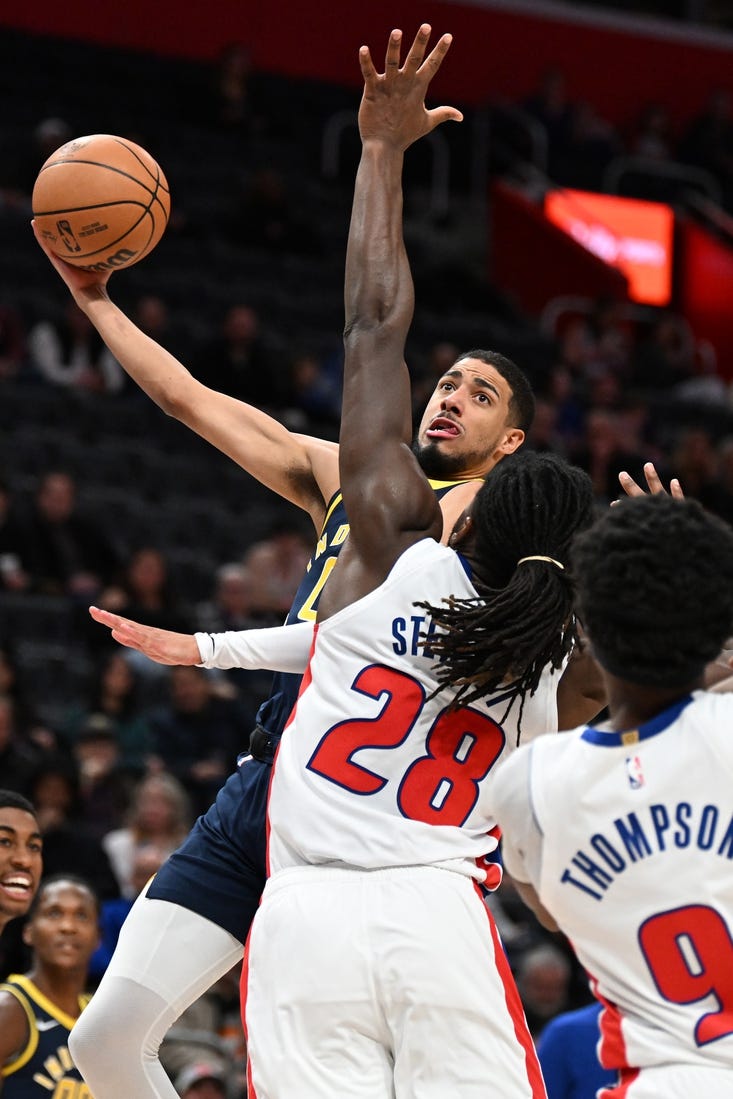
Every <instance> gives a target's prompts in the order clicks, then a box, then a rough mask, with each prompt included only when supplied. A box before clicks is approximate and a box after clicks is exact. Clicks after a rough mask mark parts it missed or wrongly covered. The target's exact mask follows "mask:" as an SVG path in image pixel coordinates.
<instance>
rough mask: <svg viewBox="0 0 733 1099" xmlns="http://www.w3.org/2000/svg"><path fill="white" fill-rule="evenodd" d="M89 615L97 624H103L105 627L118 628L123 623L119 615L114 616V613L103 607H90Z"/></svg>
mask: <svg viewBox="0 0 733 1099" xmlns="http://www.w3.org/2000/svg"><path fill="white" fill-rule="evenodd" d="M89 613H90V615H91V616H92V618H93V619H94V621H95V622H101V624H102V625H103V626H110V627H111V626H116V625H118V623H120V622H122V621H123V619H122V618H120V616H119V615H118V614H112V611H105V610H103V609H102V607H90V608H89Z"/></svg>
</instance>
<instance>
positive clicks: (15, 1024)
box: [0, 992, 30, 1084]
mask: <svg viewBox="0 0 733 1099" xmlns="http://www.w3.org/2000/svg"><path fill="white" fill-rule="evenodd" d="M29 1036H30V1035H29V1028H28V1019H27V1017H26V1014H25V1011H24V1010H23V1008H22V1007H21V1005H20V1003H19V1002H18V1000H16V998H15V996H13V995H11V993H9V992H0V1065H7V1064H8V1063H9V1062H11V1061H13V1060H15V1058H16V1057H17V1056H18V1054H19V1053H22V1051H23V1050H24V1049H25V1046H26V1045H27V1043H28V1038H29ZM0 1084H2V1079H1V1078H0Z"/></svg>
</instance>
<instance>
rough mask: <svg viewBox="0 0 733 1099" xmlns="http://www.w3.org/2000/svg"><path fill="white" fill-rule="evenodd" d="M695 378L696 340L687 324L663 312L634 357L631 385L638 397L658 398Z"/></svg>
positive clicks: (679, 317) (640, 343)
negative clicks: (644, 395) (638, 394)
mask: <svg viewBox="0 0 733 1099" xmlns="http://www.w3.org/2000/svg"><path fill="white" fill-rule="evenodd" d="M694 374H695V337H694V335H693V333H692V329H691V328H690V325H689V323H688V321H687V320H685V318H684V317H682V316H680V315H679V314H677V313H670V312H663V313H662V314H661V315H660V316H659V318H658V320H657V322H656V324H655V325H654V327H653V329H652V331H651V333H650V334H649V336H648V337H647V338H646V339H643V340H640V341H639V342H638V344H637V346H636V349H635V353H634V355H633V366H632V377H631V384H632V385H633V387H634V389H636V390H638V391H639V392H640V393H643V394H648V395H649V396H657V395H658V394H659V393H660V392H669V391H670V390H671V389H673V388H674V387H675V386H679V385H681V384H682V383H684V382H686V381H688V380H689V379H690V378H692V377H693V376H694Z"/></svg>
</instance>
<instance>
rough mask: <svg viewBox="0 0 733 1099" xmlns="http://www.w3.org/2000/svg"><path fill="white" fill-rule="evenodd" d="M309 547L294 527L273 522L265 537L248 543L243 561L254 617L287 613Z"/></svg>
mask: <svg viewBox="0 0 733 1099" xmlns="http://www.w3.org/2000/svg"><path fill="white" fill-rule="evenodd" d="M312 549H313V546H312V543H311V541H310V539H309V538H308V537H306V535H305V534H304V533H303V531H302V529H301V528H300V527H298V526H295V525H293V524H292V523H288V522H287V521H282V522H278V523H275V524H274V525H273V527H272V528H271V530H270V533H269V534H268V536H267V537H266V538H265V539H263V540H262V541H261V542H255V544H254V545H253V546H250V548H249V549H248V551H247V553H246V554H245V557H244V563H245V565H246V566H247V569H248V570H249V573H250V576H251V578H252V585H253V592H254V602H253V610H254V611H255V613H256V615H257V617H264V618H267V617H268V616H272V615H276V616H278V617H282V616H284V615H286V614H287V613H288V611H289V610H290V606H291V604H292V602H293V599H294V598H295V593H296V591H297V590H298V586H299V584H300V581H301V579H302V576H303V573H304V572H305V567H306V565H307V564H308V560H309V558H310V555H311V551H312Z"/></svg>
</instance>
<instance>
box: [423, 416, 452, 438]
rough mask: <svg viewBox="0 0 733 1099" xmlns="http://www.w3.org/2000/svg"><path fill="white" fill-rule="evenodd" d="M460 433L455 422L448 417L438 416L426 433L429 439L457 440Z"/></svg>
mask: <svg viewBox="0 0 733 1099" xmlns="http://www.w3.org/2000/svg"><path fill="white" fill-rule="evenodd" d="M460 433H461V429H460V428H459V426H458V424H457V423H456V422H455V420H449V419H448V417H447V416H436V418H435V419H434V420H433V422H432V423H431V424H430V427H429V428H428V429H427V431H426V432H425V434H426V435H427V437H428V438H429V439H455V438H456V436H457V435H460Z"/></svg>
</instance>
